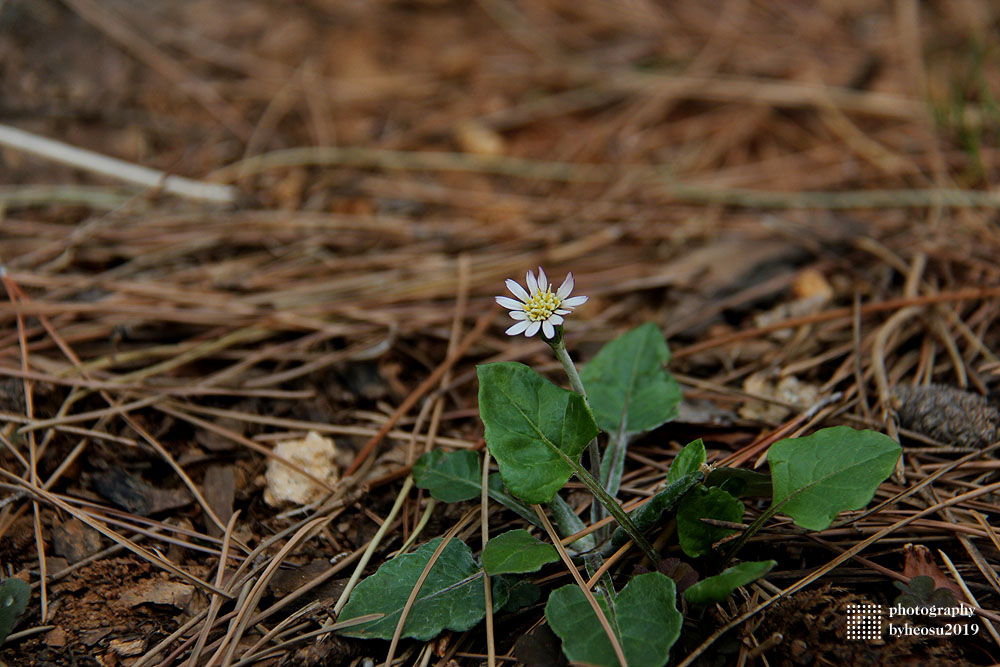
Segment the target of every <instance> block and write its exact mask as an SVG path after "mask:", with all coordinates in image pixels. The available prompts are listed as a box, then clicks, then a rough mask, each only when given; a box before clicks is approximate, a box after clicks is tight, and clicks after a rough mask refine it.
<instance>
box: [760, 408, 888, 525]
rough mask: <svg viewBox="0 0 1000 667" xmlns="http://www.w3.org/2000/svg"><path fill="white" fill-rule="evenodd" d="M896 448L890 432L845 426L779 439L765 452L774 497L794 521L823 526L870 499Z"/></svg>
mask: <svg viewBox="0 0 1000 667" xmlns="http://www.w3.org/2000/svg"><path fill="white" fill-rule="evenodd" d="M900 452H901V448H900V446H899V443H897V442H895V441H894V440H892V438H890V437H888V436H886V435H883V434H881V433H876V432H875V431H858V430H855V429H853V428H850V427H848V426H834V427H832V428H825V429H823V430H821V431H817V432H816V433H813V434H812V435H810V436H807V437H804V438H788V439H785V440H781V441H780V442H776V443H775V444H773V445H771V449H770V451H769V452H768V453H767V460H768V463H770V465H771V478H772V484H773V487H774V490H773V496H772V497H773V502H774V504H775V505H776V506H778V509H779V511H780V512H782V513H783V514H787V515H788V516H790V517H791V518H792V520H793V521H795V523H796V524H797V525H799V526H801V527H803V528H808V529H810V530H823V529H825V528H827V527H829V525H830V524H831V523H833V520H834V518H835V517H836V516H837V514H839V513H840V512H843V511H845V510H856V509H861V508H862V507H864V506H865V505H867V504H868V503H869V502H870V501H871V499H872V497H873V496H874V495H875V491H876V490H877V489H878V487H879V484H881V483H882V482H883V481H885V479H886V478H887V477H889V475H891V474H892V471H893V469H894V468H895V467H896V461H898V460H899V455H900ZM779 503H780V505H779Z"/></svg>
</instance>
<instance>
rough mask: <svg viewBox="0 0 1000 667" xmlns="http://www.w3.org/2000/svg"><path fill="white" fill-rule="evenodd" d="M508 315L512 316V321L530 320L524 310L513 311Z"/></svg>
mask: <svg viewBox="0 0 1000 667" xmlns="http://www.w3.org/2000/svg"><path fill="white" fill-rule="evenodd" d="M507 314H508V315H510V319H512V320H526V319H528V313H526V312H524V311H523V310H512V311H510V312H509V313H507Z"/></svg>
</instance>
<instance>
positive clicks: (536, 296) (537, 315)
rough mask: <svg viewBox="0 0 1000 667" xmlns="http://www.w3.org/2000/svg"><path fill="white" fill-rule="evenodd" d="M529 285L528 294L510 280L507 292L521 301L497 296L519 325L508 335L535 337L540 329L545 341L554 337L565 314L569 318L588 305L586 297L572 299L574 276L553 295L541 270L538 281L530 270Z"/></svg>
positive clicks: (567, 278)
mask: <svg viewBox="0 0 1000 667" xmlns="http://www.w3.org/2000/svg"><path fill="white" fill-rule="evenodd" d="M524 279H525V282H526V283H527V284H528V289H527V291H525V289H524V288H523V287H521V286H520V285H519V284H518V283H517V282H516V281H514V280H511V279H510V278H508V279H507V289H509V290H510V292H511V294H513V295H514V296H516V297H517V298H518V299H520V301H518V300H515V299H511V298H510V297H506V296H498V297H496V300H497V303H499V304H500V305H501V306H503V307H504V308H507V309H508V310H510V317H511V319H514V320H517V322H516V323H515V324H514V325H513V326H512V327H510V328H509V329H507V331H506V332H505V333H506V334H507V335H508V336H516V335H517V334H519V333H523V334H524V335H525V336H534V335H535V334H536V333H538V331H539V329H541V331H542V333H543V334H544V335H545V337H546V338H555V335H556V331H555V327H556V326H558V325H560V324H562V323H563V315H569V313H570V311H572V310H573V309H574V308H576V307H577V306H579V305H581V304H584V303H586V302H587V297H585V296H574V297H570V292H572V291H573V274H572V273H570V274H569V275H567V276H566V280H564V281H563V284H562V285H560V286H559V289H558V290H556V291H555V292H554V293H553V291H552V286H551V285H549V279H548V278H546V277H545V271H542V267H538V280H535V276H534V274H533V273H532V272H531V271H528V273H527V275H525V277H524Z"/></svg>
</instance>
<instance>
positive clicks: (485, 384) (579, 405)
mask: <svg viewBox="0 0 1000 667" xmlns="http://www.w3.org/2000/svg"><path fill="white" fill-rule="evenodd" d="M476 371H477V373H478V375H479V414H480V417H481V418H482V420H483V424H484V425H485V427H486V444H487V446H488V447H489V450H490V453H491V454H492V455H493V458H495V459H496V460H497V464H498V465H499V466H500V476H501V477H502V478H503V481H504V483H505V484H506V485H507V488H508V489H510V491H511V493H513V494H514V495H515V496H517V497H518V498H520V499H521V500H523V501H525V502H527V503H547V502H549V501H550V500H552V496H554V495H555V494H556V492H557V491H559V489H561V488H562V487H563V485H564V484H565V483H566V481H567V480H569V477H570V475H571V474H572V473H573V468H572V467H571V466H570V465H569V464H568V463H567V462H566V461H565V460H563V456H562V455H565V456H566V457H568V458H569V459H571V460H573V461H576V460H577V459H579V457H580V453H581V452H582V451H583V449H584V448H585V447H586V446H587V443H589V442H590V441H591V440H592V439H593V438H594V436H596V435H597V432H598V431H597V424H596V423H594V417H593V415H592V414H591V412H590V409H589V408H588V407H587V404H586V402H585V401H584V399H583V396H581V395H580V394H576V393H574V392H571V391H567V390H565V389H562V388H560V387H557V386H556V385H554V384H552V383H551V382H549V381H548V380H546V379H545V378H543V377H542V376H541V375H539V374H538V373H536V372H535V371H533V370H531V369H530V368H528V367H527V366H525V365H524V364H519V363H517V362H513V361H506V362H501V363H496V364H485V365H482V366H478V367H477V368H476ZM560 454H562V455H560Z"/></svg>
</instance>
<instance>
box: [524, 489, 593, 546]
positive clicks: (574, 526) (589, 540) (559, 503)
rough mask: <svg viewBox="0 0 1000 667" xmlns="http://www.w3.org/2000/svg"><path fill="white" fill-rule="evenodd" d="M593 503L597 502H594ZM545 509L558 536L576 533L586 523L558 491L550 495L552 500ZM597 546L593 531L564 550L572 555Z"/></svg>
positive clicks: (536, 518)
mask: <svg viewBox="0 0 1000 667" xmlns="http://www.w3.org/2000/svg"><path fill="white" fill-rule="evenodd" d="M594 504H595V505H596V504H597V503H594ZM545 509H546V511H547V512H548V514H549V516H550V517H551V518H552V523H553V524H555V528H556V532H557V533H559V537H569V536H570V535H576V534H577V533H579V532H581V531H583V530H584V529H585V528H586V527H587V524H585V523H584V522H583V521H582V520H581V519H580V517H578V516H577V515H576V512H574V511H573V508H572V507H570V506H569V503H567V502H566V501H565V500H563V498H562V496H561V495H559V494H558V493H557V494H556V495H554V496H552V502H551V503H549V504H548V505H546V506H545ZM535 523H536V525H537V523H538V516H537V515H536V516H535ZM596 547H597V540H596V539H595V537H594V534H593V533H590V534H589V535H584V536H583V537H581V538H579V539H578V540H576V541H575V542H573V543H572V544H569V545H567V546H566V550H567V551H569V552H570V554H572V555H576V554H581V553H585V552H587V551H593V550H594V549H595V548H596Z"/></svg>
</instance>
